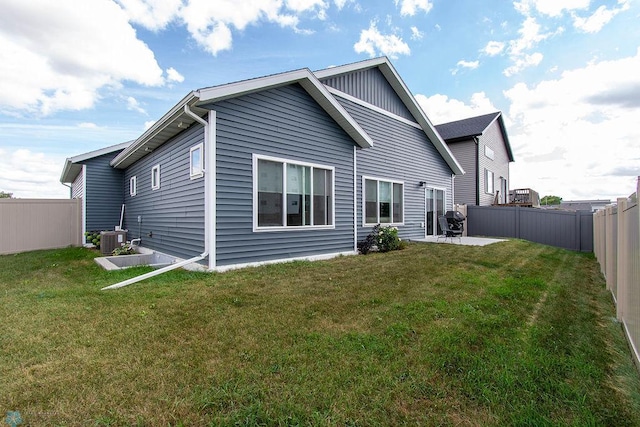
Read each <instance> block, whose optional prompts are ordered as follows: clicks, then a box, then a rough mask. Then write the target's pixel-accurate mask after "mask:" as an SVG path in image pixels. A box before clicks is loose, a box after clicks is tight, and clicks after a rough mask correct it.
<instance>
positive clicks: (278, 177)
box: [253, 154, 335, 231]
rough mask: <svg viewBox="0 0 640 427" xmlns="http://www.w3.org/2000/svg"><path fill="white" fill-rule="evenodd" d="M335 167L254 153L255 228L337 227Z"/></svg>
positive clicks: (255, 229)
mask: <svg viewBox="0 0 640 427" xmlns="http://www.w3.org/2000/svg"><path fill="white" fill-rule="evenodd" d="M334 175H335V168H334V167H332V166H324V165H318V164H313V163H305V162H298V161H292V160H286V159H280V158H276V157H270V156H262V155H257V154H254V155H253V229H254V231H276V230H294V229H296V230H297V229H300V228H314V229H315V228H334V227H335V225H334V216H335V206H334V197H335V185H334Z"/></svg>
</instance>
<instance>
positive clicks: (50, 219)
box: [0, 199, 82, 255]
mask: <svg viewBox="0 0 640 427" xmlns="http://www.w3.org/2000/svg"><path fill="white" fill-rule="evenodd" d="M81 244H82V200H81V199H72V200H66V199H0V255H3V254H12V253H18V252H26V251H33V250H37V249H54V248H64V247H67V246H80V245H81Z"/></svg>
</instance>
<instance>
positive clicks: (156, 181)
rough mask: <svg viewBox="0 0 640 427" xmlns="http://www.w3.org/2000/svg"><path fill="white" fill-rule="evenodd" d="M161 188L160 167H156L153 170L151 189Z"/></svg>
mask: <svg viewBox="0 0 640 427" xmlns="http://www.w3.org/2000/svg"><path fill="white" fill-rule="evenodd" d="M159 188H160V165H155V166H154V167H152V168H151V189H152V190H157V189H159Z"/></svg>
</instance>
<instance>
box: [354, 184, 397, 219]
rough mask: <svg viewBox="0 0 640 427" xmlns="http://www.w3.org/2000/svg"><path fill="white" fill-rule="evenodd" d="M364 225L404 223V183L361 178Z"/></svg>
mask: <svg viewBox="0 0 640 427" xmlns="http://www.w3.org/2000/svg"><path fill="white" fill-rule="evenodd" d="M362 189H363V191H362V194H363V195H364V212H363V218H364V225H376V224H396V225H401V224H403V223H404V182H401V181H391V180H386V179H379V178H373V177H368V176H363V177H362Z"/></svg>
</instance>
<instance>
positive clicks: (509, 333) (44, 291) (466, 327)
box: [0, 241, 640, 426]
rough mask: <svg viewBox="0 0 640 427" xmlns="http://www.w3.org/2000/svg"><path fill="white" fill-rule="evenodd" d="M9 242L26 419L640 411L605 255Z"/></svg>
mask: <svg viewBox="0 0 640 427" xmlns="http://www.w3.org/2000/svg"><path fill="white" fill-rule="evenodd" d="M95 256H97V254H96V253H95V252H94V251H91V250H87V249H81V248H70V249H63V250H55V251H41V252H31V253H26V254H19V255H10V256H1V257H0V295H1V297H2V304H1V306H0V319H1V320H0V321H1V331H2V332H1V334H0V381H1V384H0V416H1V417H2V418H1V420H4V416H5V413H7V412H8V411H19V412H20V416H21V418H22V420H23V421H24V424H25V425H71V426H73V425H99V426H103V425H146V426H160V425H191V426H200V425H313V426H316V425H318V426H324V425H327V426H378V425H379V426H383V425H385V426H386V425H416V426H424V425H462V426H468V425H482V426H484V425H496V426H498V425H500V426H501V425H525V426H526V425H528V426H541V425H574V426H584V425H594V426H595V425H609V426H625V425H629V426H633V425H635V426H638V425H640V380H639V376H638V372H637V371H636V370H635V367H634V365H633V363H632V360H631V355H630V352H629V349H628V347H627V344H626V342H625V339H624V335H623V332H622V329H621V326H620V324H618V323H617V322H616V320H615V310H614V306H613V304H612V302H611V297H610V294H609V293H608V292H607V291H606V290H605V287H604V280H603V278H602V276H601V275H600V273H599V269H598V266H597V263H596V261H595V259H594V257H593V256H592V255H591V254H580V253H574V252H569V251H565V250H561V249H555V248H551V247H547V246H542V245H537V244H533V243H528V242H524V241H509V242H503V243H498V244H494V245H490V246H486V247H465V246H457V245H446V244H410V245H409V246H408V247H407V248H406V249H405V250H402V251H396V252H391V253H386V254H371V255H368V256H357V257H356V256H354V257H341V258H337V259H333V260H330V261H323V262H313V263H308V262H297V263H292V264H280V265H273V266H266V267H260V268H251V269H245V270H241V271H234V272H228V273H223V274H205V273H193V272H187V271H182V270H180V271H175V272H170V273H167V274H165V275H161V276H158V277H156V278H153V279H150V280H147V281H144V282H141V283H138V284H135V285H132V286H129V287H126V288H122V289H118V290H113V291H100V290H99V289H100V288H101V287H103V286H107V285H110V284H113V283H116V282H118V281H121V280H124V279H126V278H129V277H132V276H134V275H138V274H141V273H142V272H146V271H148V269H146V268H136V269H132V270H126V271H117V272H106V271H103V270H102V269H100V268H99V267H98V266H97V265H95V263H94V262H93V258H94V257H95Z"/></svg>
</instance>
